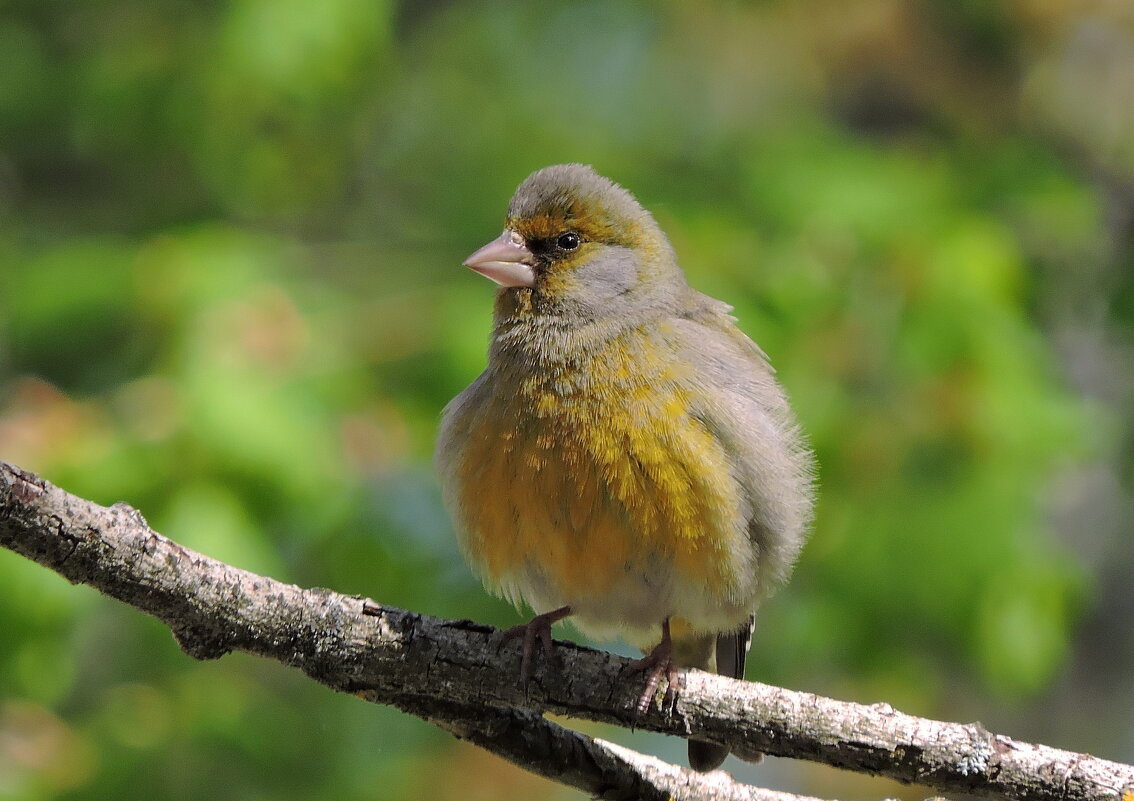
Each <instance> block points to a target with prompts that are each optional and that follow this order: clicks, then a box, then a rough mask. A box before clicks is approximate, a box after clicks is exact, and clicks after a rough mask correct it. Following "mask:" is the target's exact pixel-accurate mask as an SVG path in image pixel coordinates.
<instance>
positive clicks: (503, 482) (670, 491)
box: [436, 164, 813, 770]
mask: <svg viewBox="0 0 1134 801" xmlns="http://www.w3.org/2000/svg"><path fill="white" fill-rule="evenodd" d="M465 265H467V266H468V267H470V268H472V269H473V270H475V271H476V272H478V273H480V274H482V275H484V276H486V277H487V278H490V279H491V280H493V281H494V282H496V283H497V284H498V285H499V290H498V292H497V295H496V305H495V317H494V327H493V331H492V339H491V345H490V348H489V353H488V365H487V367H486V369H485V370H484V372H483V373H482V374H481V375H480V377H479V378H477V379H476V380H475V381H474V382H473V383H472V384H471V385H470V386H469V387H468V388H467V389H465V390H464V391H463V392H462V393H461V394H460V395H458V396H457V397H456V398H455V399H454V400H453V401H452V402H451V403H449V405H448V406H447V407H446V408H445V411H444V413H443V416H442V422H441V428H440V433H439V436H438V442H437V451H436V464H437V467H438V473H439V475H440V478H441V482H442V486H443V490H444V498H445V504H446V506H447V508H448V510H449V513H450V515H451V516H452V518H453V521H454V525H455V528H456V531H457V534H458V537H459V540H460V544H461V547H462V549H463V551H464V553H465V555H466V557H467V559H468V561H469V563H470V565H471V566H472V567H473V569H474V571H475V572H476V573H477V574H478V575H479V576H480V578H481V579H482V580H483V581H484V583H485V585H486V586H487V587H488V588H489V589H490V590H492V591H495V592H496V593H498V594H500V595H503V596H504V597H505V598H508V599H509V600H511V601H512V602H513V603H515V604H517V606H519V605H520V603H521V602H523V603H526V604H527V605H528V606H530V607H531V608H532V609H533V610H534V611H535V612H536V613H537V615H536V617H535V618H534V619H533V620H532V622H531V623H529V624H527V625H526V626H520V627H516V629H514V630H511V631H509V632H508V633H507V634H506V635H505V636H506V638H510V637H513V636H521V637H522V638H523V641H524V642H523V661H522V663H521V675H522V676H523V678H524V679H525V680H526V679H527V676H528V675H529V672H530V670H531V662H532V657H533V651H534V650H535V649H536V644H537V642H538V643H540V644H542V646H543V649H544V651H545V652H547V653H549V654H550V653H551V637H550V627H551V624H552V623H554V622H556V621H558V620H560V619H563V618H566V617H568V616H570V617H571V619H572V622H573V623H574V624H575V625H576V626H577V628H578V629H579V630H580V631H582V632H583V633H585V634H587V635H589V636H591V637H594V638H597V639H612V638H616V637H621V638H623V639H624V640H626V641H627V642H629V643H630V644H632V645H635V646H637V647H639V648H641V649H642V650H643V651H644V652H645V653H646V656H645V657H644V658H643V659H641V660H638V662H637V663H635V666H636V667H637V668H639V669H641V670H643V671H644V672H646V673H647V674H648V678H647V681H646V689H645V691H644V692H643V694H642V697H641V698H640V699H639V704H638V711H639V712H643V711H645V709H646V708H648V706H649V705H650V704H651V703H652V701H653V699H654V696H655V693H656V691H657V688H658V687H659V685H660V682H661V680H662V679H665V680H666V681H667V691H666V699H665V700H668V701H669V702H670V703H673V702H675V700H676V693H677V691H678V681H679V674H678V672H677V669H678V668H684V667H696V668H701V669H704V670H710V671H715V672H718V673H720V674H722V675H727V676H732V677H735V678H742V677H743V672H744V660H745V655H746V653H747V650H748V647H749V643H750V641H751V631H752V622H753V620H754V614H755V612H756V609H757V607H758V606H759V605H760V603H761V601H762V600H763V599H764V598H766V597H767V596H768V595H769V594H770V593H771V592H772V591H773V590H775V589H776V588H777V587H778V586H780V585H781V584H782V583H783V582H784V581H785V580H786V579H787V577H788V575H789V573H790V571H791V569H792V565H793V563H794V562H795V560H796V557H797V555H798V553H799V551H800V548H801V547H802V545H803V542H804V540H805V537H806V533H807V530H808V528H809V525H810V522H811V516H812V506H813V465H812V462H813V460H812V455H811V451H810V450H809V449H808V447H807V445H806V443H805V441H804V439H803V437H802V435H801V433H800V430H799V427H798V425H797V423H796V421H795V418H794V415H793V413H792V411H791V409H790V407H789V405H788V401H787V398H786V396H785V394H784V391H783V389H781V387H780V385H779V384H778V383H777V382H776V380H775V377H774V376H773V371H772V368H771V367H770V366H769V363H768V360H767V358H766V357H765V355H764V353H763V352H762V351H761V350H760V348H759V347H758V346H757V345H755V344H754V343H753V342H752V341H751V340H750V339H748V338H747V337H746V336H745V335H744V334H743V333H741V331H740V330H739V329H738V328H737V327H736V323H735V320H734V318H733V317H732V316H731V314H730V312H731V308H730V307H729V306H727V305H725V304H724V303H721V302H719V301H717V300H714V299H712V298H710V297H707V296H706V295H703V294H701V293H699V292H697V291H695V290H694V289H692V288H690V286H689V285H688V284H687V283H686V280H685V276H684V274H683V272H682V270H681V268H680V267H679V266H678V264H677V259H676V256H675V255H674V251H673V248H672V246H671V245H670V243H669V240H668V239H667V238H666V236H665V234H664V233H662V231H661V229H660V228H659V227H658V224H657V222H656V221H655V220H654V218H653V217H652V216H651V215H650V213H649V212H648V211H646V210H645V209H644V208H643V207H642V206H641V205H640V204H639V203H638V201H637V200H636V199H635V198H634V196H633V195H632V194H630V192H628V191H626V190H625V189H623V188H622V187H621V186H619V185H617V184H615V183H614V182H612V181H610V180H609V179H607V178H604V177H602V176H601V175H599V174H598V173H596V172H595V171H594V170H593V169H592V168H590V167H589V166H586V165H582V164H562V165H556V166H551V167H546V168H544V169H541V170H538V171H537V172H535V173H533V174H532V175H530V176H529V177H528V178H527V179H526V180H524V182H523V183H522V184H520V186H519V188H518V189H517V190H516V193H515V195H514V196H513V197H512V201H511V204H510V205H509V207H508V213H507V218H506V221H505V229H504V233H503V234H502V235H501V236H500V237H499V238H497V239H495V240H493V241H492V242H490V243H489V244H487V245H485V246H484V247H482V248H481V249H479V250H477V251H476V252H475V253H473V254H472V255H471V256H470V257H469V258H468V259H467V260H466V261H465ZM727 754H728V750H727V749H725V748H724V747H722V746H720V745H717V744H714V743H709V742H700V741H690V743H689V760H690V765H691V766H692V767H694V768H696V769H698V770H712V769H714V768H716V767H717V766H719V765H720V763H721V762H722V761H723V760H724V758H725V757H726V756H727Z"/></svg>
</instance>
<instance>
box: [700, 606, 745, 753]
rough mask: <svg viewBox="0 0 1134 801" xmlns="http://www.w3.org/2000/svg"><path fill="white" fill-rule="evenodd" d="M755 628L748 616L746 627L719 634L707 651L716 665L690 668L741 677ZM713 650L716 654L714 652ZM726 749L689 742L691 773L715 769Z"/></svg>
mask: <svg viewBox="0 0 1134 801" xmlns="http://www.w3.org/2000/svg"><path fill="white" fill-rule="evenodd" d="M755 626H756V618H755V617H754V616H753V617H750V618H749V619H748V625H747V626H746V627H745V628H743V629H739V630H738V631H729V632H723V633H721V634H718V635H717V637H716V647H715V649H707V650H708V651H709V654H707V655H711V656H712V657H715V663H716V664H715V665H712V664H706V665H703V666H702V665H692V666H691V667H704V668H707V669H713V668H714V667H715V672H716V673H718V674H719V675H721V676H730V677H732V678H734V679H743V678H744V660H745V658H746V657H747V656H748V648H749V647H750V646H751V645H752V632H753V630H754V629H755ZM714 651H715V652H714ZM728 753H729V749H728V748H727V747H726V746H723V745H719V744H717V743H710V742H706V741H705V740H692V739H691V740H690V741H689V767H691V768H693V770H697V771H701V772H707V771H710V770H716V769H717V768H719V767H720V765H721V763H722V762H724V761H725V757H727V756H728Z"/></svg>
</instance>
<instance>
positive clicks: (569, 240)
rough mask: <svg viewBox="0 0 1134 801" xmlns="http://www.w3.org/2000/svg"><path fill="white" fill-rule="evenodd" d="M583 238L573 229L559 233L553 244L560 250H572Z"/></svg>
mask: <svg viewBox="0 0 1134 801" xmlns="http://www.w3.org/2000/svg"><path fill="white" fill-rule="evenodd" d="M582 241H583V240H582V239H580V238H579V235H578V234H577V233H575V232H574V231H568V232H567V233H565V234H560V235H559V238H558V239H556V240H555V244H556V245H557V246H558V247H559V249H560V250H574V249H575V248H577V247H579V244H580V243H581V242H582Z"/></svg>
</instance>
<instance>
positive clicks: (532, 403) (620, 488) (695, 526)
mask: <svg viewBox="0 0 1134 801" xmlns="http://www.w3.org/2000/svg"><path fill="white" fill-rule="evenodd" d="M519 400H520V402H517V403H510V404H506V408H502V407H503V406H505V405H501V404H494V406H493V409H495V410H499V412H500V413H502V414H503V415H504V418H503V419H493V418H492V417H490V416H487V415H486V416H483V417H480V425H474V426H473V427H472V428H471V430H470V436H469V437H468V438H467V440H466V442H469V443H472V444H471V445H470V446H469V447H468V450H467V451H466V452H465V453H464V454H463V458H462V459H461V460H460V467H459V480H458V485H459V487H460V488H461V489H460V492H461V499H460V503H461V509H462V512H463V514H464V516H465V525H463V526H462V527H461V528H462V531H461V534H462V539H463V545H464V547H465V551H466V553H467V554H468V555H469V557H470V560H471V561H472V562H473V563H474V564H475V565H478V566H479V568H480V572H481V575H482V577H483V579H484V580H485V583H486V584H487V585H489V586H490V587H491V588H493V589H495V590H496V591H498V592H500V593H501V594H503V595H505V596H506V597H509V598H510V599H512V600H513V601H519V600H523V601H525V602H527V603H528V604H529V605H530V606H532V607H533V608H534V609H535V610H536V611H537V612H543V611H548V610H550V609H554V608H558V607H560V606H566V605H570V606H571V607H572V608H573V610H574V612H575V619H576V620H577V621H578V622H579V624H580V627H581V628H583V629H584V630H585V631H587V632H588V633H590V634H592V635H594V636H599V637H605V636H609V635H613V634H621V635H622V636H624V637H627V638H628V639H631V640H632V641H633V639H634V635H633V634H631V632H634V631H637V630H644V631H645V630H648V631H650V632H652V636H653V637H655V638H656V631H657V625H658V624H659V623H660V622H661V620H662V619H664V618H666V617H669V616H671V615H675V614H680V615H681V616H682V617H683V618H685V619H686V620H687V621H688V623H689V624H690V625H691V627H692V628H694V629H700V630H706V631H716V630H723V629H727V628H730V627H732V626H735V625H739V624H741V623H742V622H743V621H744V620H745V619H747V615H748V614H749V612H750V611H751V607H752V604H753V600H752V599H753V598H754V597H755V590H756V588H755V587H754V583H755V578H754V577H755V575H756V570H755V564H754V562H755V558H756V554H755V553H754V552H753V546H752V544H751V542H750V540H749V538H748V536H747V532H746V528H747V520H745V519H743V515H742V514H741V512H740V509H741V504H740V499H739V498H738V493H739V489H738V487H737V486H736V483H735V481H734V480H733V479H732V477H731V476H732V471H731V470H730V465H729V459H728V455H727V454H726V453H725V452H724V450H723V448H722V446H721V445H720V443H718V442H717V441H716V440H715V439H714V438H713V437H712V435H711V434H710V433H709V432H708V431H707V430H706V429H705V428H704V427H703V426H702V425H700V424H699V423H698V422H697V421H696V420H695V419H694V418H693V417H692V416H691V415H689V414H688V412H687V403H686V402H685V400H684V398H682V397H681V396H680V393H679V392H677V391H676V390H674V391H672V392H670V393H669V394H658V393H656V392H655V393H654V394H653V395H652V396H651V397H650V399H649V400H648V401H647V402H643V403H636V404H634V403H628V402H627V399H626V398H598V399H596V398H588V399H586V400H585V401H584V400H581V399H579V398H575V399H573V402H572V403H568V402H566V401H564V400H563V399H562V398H560V397H557V396H553V395H550V394H543V395H539V396H537V397H535V398H521V399H519ZM478 429H479V430H478ZM501 431H504V432H505V433H504V434H503V435H500V434H499V433H497V434H496V436H495V437H491V436H489V432H501Z"/></svg>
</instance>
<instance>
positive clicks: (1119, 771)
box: [0, 462, 1134, 801]
mask: <svg viewBox="0 0 1134 801" xmlns="http://www.w3.org/2000/svg"><path fill="white" fill-rule="evenodd" d="M0 545H3V546H4V547H7V548H10V549H11V550H13V551H16V552H17V553H20V554H23V555H24V556H26V557H28V558H29V559H32V560H34V561H36V562H38V563H39V564H41V565H44V566H45V567H48V568H50V569H52V570H54V571H56V572H57V573H59V574H60V575H62V576H64V577H65V578H67V579H68V580H70V581H71V582H73V583H82V584H89V585H90V586H92V587H94V588H95V589H97V590H99V591H100V592H102V593H104V594H106V595H109V596H111V597H114V598H117V599H119V600H121V601H123V602H125V603H127V604H130V605H131V606H133V607H135V608H137V609H139V610H141V611H143V612H146V613H147V614H150V615H153V616H154V617H156V618H158V619H159V620H161V621H162V622H164V623H165V624H167V625H168V626H169V627H170V629H171V630H172V631H173V634H174V636H175V637H176V638H177V641H178V642H179V643H180V645H181V647H182V648H183V649H184V650H185V651H186V652H187V653H188V654H190V655H192V656H194V657H196V658H198V659H212V658H217V657H220V656H223V655H224V654H226V653H228V652H229V651H233V650H240V651H246V652H248V653H252V654H257V655H260V656H265V657H268V658H270V659H275V660H277V661H279V662H282V663H284V664H287V665H291V666H293V667H296V668H299V669H300V670H302V671H304V672H305V673H306V674H307V675H309V676H311V677H312V678H314V679H316V680H317V681H320V682H322V683H323V684H325V685H327V686H328V687H331V688H333V689H335V690H339V691H342V692H349V693H353V694H356V695H360V696H362V697H364V698H366V699H367V700H370V701H373V702H375V703H383V704H392V705H394V706H397V707H399V708H401V709H403V710H405V711H407V712H409V713H411V714H414V715H417V716H419V717H422V718H424V719H426V720H429V721H431V722H433V723H435V724H437V725H438V726H441V727H442V728H444V729H446V730H447V731H450V732H451V733H453V734H455V735H456V736H458V737H461V738H464V739H468V740H470V741H471V742H474V743H476V744H477V745H480V746H482V747H484V748H487V749H489V750H492V751H494V752H496V753H498V754H500V755H501V756H503V757H504V758H506V759H509V760H511V761H513V762H515V763H517V764H519V765H521V766H522V767H524V768H526V769H528V770H531V771H534V772H536V773H539V774H541V775H544V776H548V777H549V778H553V779H555V780H556V781H560V782H563V783H566V784H570V785H572V786H574V787H578V788H580V789H584V790H586V791H588V792H590V793H593V794H596V795H612V796H617V797H630V798H646V799H653V798H666V797H673V798H678V799H685V798H688V799H693V798H701V799H704V798H713V799H757V798H758V799H768V801H771V800H772V799H776V800H777V801H785V799H787V798H797V797H792V796H788V795H786V794H782V793H771V792H770V791H766V790H759V789H757V788H752V787H746V786H743V785H740V784H737V783H735V782H733V781H732V780H731V779H730V778H729V777H728V776H727V775H726V774H724V773H722V772H717V773H712V774H707V775H701V774H696V773H694V772H692V771H688V770H685V769H683V768H677V767H674V766H672V765H666V764H664V763H661V762H659V761H657V760H653V759H651V758H649V757H644V756H642V755H640V754H635V753H634V752H632V751H628V750H626V749H623V748H620V747H618V746H614V745H612V744H610V743H605V742H603V741H601V740H597V739H594V738H590V737H586V736H584V735H581V734H578V733H576V732H573V731H570V730H569V729H566V728H564V727H562V726H559V725H557V724H555V723H552V722H550V721H547V720H544V719H543V718H542V717H541V715H542V713H544V712H554V713H556V714H560V715H569V716H572V717H577V718H586V719H589V720H595V721H602V722H606V723H614V724H616V725H620V726H630V725H631V724H633V725H636V726H637V727H638V728H642V729H648V730H651V731H658V732H664V733H666V734H672V735H676V736H689V735H691V734H695V735H696V736H698V737H700V738H703V739H709V740H713V741H716V742H720V743H724V744H727V745H729V746H731V747H732V748H734V749H736V750H738V751H741V752H748V753H752V752H757V751H762V752H765V753H768V754H773V755H776V756H789V757H797V758H805V759H811V760H815V761H818V762H824V763H826V764H829V765H834V766H837V767H842V768H848V769H851V770H858V771H862V772H865V773H871V774H877V775H883V776H888V777H890V778H893V779H897V780H899V781H903V782H917V783H920V784H926V785H930V786H932V787H935V788H937V789H938V790H942V791H953V792H964V793H972V794H976V795H982V796H988V797H999V798H1011V799H1022V800H1023V801H1134V767H1131V766H1129V765H1123V764H1119V763H1116V762H1109V761H1106V760H1102V759H1097V758H1095V757H1092V756H1089V755H1086V754H1074V753H1070V752H1067V751H1060V750H1057V749H1054V748H1050V747H1047V746H1043V745H1032V744H1028V743H1023V742H1018V741H1015V740H1012V739H1010V738H1008V737H1004V736H1002V735H996V734H992V733H990V732H988V731H986V730H985V729H984V728H983V727H982V726H981V725H980V724H978V723H972V724H956V723H943V722H938V721H933V720H927V719H923V718H916V717H913V716H910V715H905V714H902V713H900V712H897V711H895V710H893V709H892V708H890V707H889V706H888V705H886V704H875V705H873V706H863V705H859V704H852V703H847V702H843V701H836V700H833V699H829V698H822V697H819V696H815V695H811V694H809V693H802V692H795V691H791V690H786V689H782V688H777V687H770V686H767V685H763V684H757V683H748V682H741V681H735V680H732V679H727V678H723V677H720V676H713V675H710V674H707V673H702V672H700V671H689V672H688V674H687V675H686V677H685V682H684V684H683V690H682V694H681V699H680V701H679V703H678V705H677V709H676V711H675V712H674V713H673V714H672V715H668V714H664V713H663V712H662V711H661V710H660V709H658V708H656V707H655V708H652V709H651V710H650V711H649V712H648V713H647V714H645V715H644V716H642V718H641V719H639V720H637V721H635V720H634V719H633V704H632V701H633V699H635V698H636V697H637V692H638V690H639V689H640V688H639V687H638V686H637V683H638V679H637V678H635V677H631V676H627V677H625V678H622V677H621V675H620V669H621V668H622V667H624V666H625V665H626V664H627V660H625V659H623V658H621V657H618V656H615V655H612V654H608V653H605V652H601V651H596V650H593V649H590V648H585V647H583V646H579V645H575V644H573V643H566V642H562V643H559V647H558V648H557V650H556V655H557V661H558V663H559V664H551V665H548V664H545V663H543V661H542V660H541V663H540V664H539V665H538V667H537V669H536V671H535V674H534V676H533V678H532V681H531V683H530V684H529V685H528V687H527V688H523V687H520V686H518V683H517V681H516V649H515V648H514V647H509V648H504V649H501V650H500V651H499V653H498V652H497V647H496V641H495V640H494V636H495V634H496V630H495V629H493V628H491V627H488V626H484V625H480V624H477V623H474V622H472V621H468V620H458V621H453V620H440V619H437V618H432V617H428V616H426V615H419V614H416V613H412V612H407V611H404V610H401V609H394V608H391V607H385V606H381V605H378V604H375V603H374V602H372V601H369V600H366V599H362V598H358V597H350V596H344V595H340V594H338V593H335V592H332V591H330V590H324V589H309V590H304V589H300V588H299V587H296V586H294V585H290V584H284V583H282V582H279V581H276V580H274V579H271V578H268V577H265V576H259V575H256V574H254V573H249V572H247V571H244V570H240V569H238V568H235V567H232V566H230V565H226V564H224V563H222V562H218V561H216V560H214V559H210V558H209V557H207V556H204V555H202V554H199V553H196V552H194V551H191V550H189V549H187V548H183V547H182V546H180V545H178V544H177V543H175V542H173V541H172V540H169V539H167V538H166V537H163V536H162V535H160V534H158V533H157V532H155V531H153V530H152V529H150V528H149V526H148V525H147V524H146V522H145V520H144V519H143V518H142V516H141V515H140V514H139V513H138V512H137V511H135V510H134V509H132V508H130V507H129V506H126V505H124V504H116V505H114V506H112V507H109V508H107V507H102V506H99V505H97V504H94V503H92V502H90V501H87V500H84V499H82V498H79V497H77V496H74V495H71V494H69V493H67V492H65V491H63V490H61V489H59V488H58V487H55V486H53V485H51V484H50V483H48V482H46V481H44V480H42V479H40V478H39V477H37V476H35V475H32V474H30V473H27V472H24V471H22V470H20V469H19V468H16V467H14V466H11V465H8V464H6V463H3V462H0Z"/></svg>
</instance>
